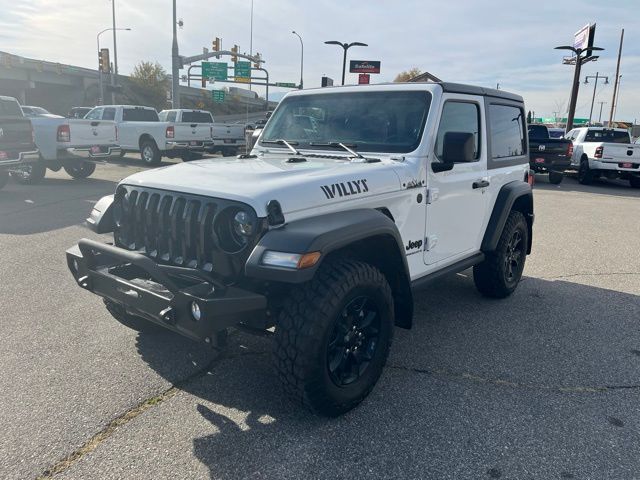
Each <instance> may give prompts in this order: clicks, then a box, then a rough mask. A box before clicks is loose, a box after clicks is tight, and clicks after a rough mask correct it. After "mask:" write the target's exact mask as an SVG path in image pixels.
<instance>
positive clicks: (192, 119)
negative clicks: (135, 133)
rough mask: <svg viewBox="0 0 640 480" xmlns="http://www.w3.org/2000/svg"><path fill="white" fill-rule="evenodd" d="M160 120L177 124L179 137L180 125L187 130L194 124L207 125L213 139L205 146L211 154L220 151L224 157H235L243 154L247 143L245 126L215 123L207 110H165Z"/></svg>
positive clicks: (161, 113)
mask: <svg viewBox="0 0 640 480" xmlns="http://www.w3.org/2000/svg"><path fill="white" fill-rule="evenodd" d="M160 120H161V121H163V122H175V123H176V135H178V128H180V127H179V125H182V127H181V128H184V129H186V128H189V126H192V125H193V124H194V123H198V124H201V123H206V124H207V125H209V126H210V127H211V138H210V141H209V142H207V144H206V145H205V150H207V151H208V152H211V153H214V152H218V151H219V152H221V153H222V155H224V156H228V155H235V154H237V153H241V152H240V150H241V149H242V150H243V149H244V147H245V146H246V143H247V142H246V140H245V131H244V125H241V124H234V123H226V124H225V123H215V121H214V119H213V117H212V116H211V113H210V112H207V111H205V110H185V109H175V110H163V111H161V112H160ZM187 124H189V125H187ZM242 153H244V152H242ZM192 156H193V155H192Z"/></svg>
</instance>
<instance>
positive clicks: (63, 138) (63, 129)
mask: <svg viewBox="0 0 640 480" xmlns="http://www.w3.org/2000/svg"><path fill="white" fill-rule="evenodd" d="M58 141H59V142H70V141H71V130H70V129H69V125H59V126H58Z"/></svg>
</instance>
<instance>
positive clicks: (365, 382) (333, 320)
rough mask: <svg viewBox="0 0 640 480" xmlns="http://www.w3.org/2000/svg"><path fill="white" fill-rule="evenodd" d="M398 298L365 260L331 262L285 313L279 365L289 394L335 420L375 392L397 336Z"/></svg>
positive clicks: (277, 348) (279, 333) (296, 294)
mask: <svg viewBox="0 0 640 480" xmlns="http://www.w3.org/2000/svg"><path fill="white" fill-rule="evenodd" d="M393 324H394V319H393V297H392V294H391V288H390V287H389V284H388V283H387V280H386V278H385V277H384V275H383V274H382V273H381V272H380V271H379V270H378V269H377V268H375V267H373V266H371V265H368V264H366V263H362V262H356V261H350V260H347V261H341V262H335V263H334V262H332V263H329V264H325V265H323V266H322V267H320V269H319V270H318V272H317V273H316V276H315V277H314V279H313V280H311V281H310V282H308V283H307V284H305V285H303V286H301V287H300V288H299V289H296V290H294V291H293V292H292V294H291V295H290V296H289V298H288V299H287V301H286V302H285V305H284V307H283V309H282V311H281V312H280V315H279V318H278V323H277V326H276V332H275V347H274V363H275V369H276V372H277V374H278V376H279V378H280V380H281V381H282V383H283V386H284V389H285V391H286V392H287V393H288V394H289V396H291V397H292V399H293V400H294V401H296V402H299V403H301V404H302V405H304V406H305V407H306V408H308V409H309V410H311V411H313V412H315V413H318V414H320V415H325V416H330V417H335V416H338V415H341V414H343V413H345V412H348V411H349V410H351V409H352V408H354V407H355V406H357V405H358V404H359V403H360V402H361V401H362V400H364V398H365V397H366V396H367V395H368V394H369V392H371V390H372V389H373V387H374V385H375V384H376V382H377V380H378V378H379V377H380V374H381V373H382V369H383V367H384V365H385V363H386V361H387V357H388V355H389V349H390V347H391V341H392V338H393Z"/></svg>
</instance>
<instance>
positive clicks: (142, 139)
mask: <svg viewBox="0 0 640 480" xmlns="http://www.w3.org/2000/svg"><path fill="white" fill-rule="evenodd" d="M147 140H151V141H152V142H153V144H154V145H155V146H156V147H157V146H158V144H157V143H156V139H155V138H153V136H152V135H150V134H148V133H143V134H142V135H140V138H139V139H138V147H139V148H140V149H142V144H143V143H144V142H146V141H147Z"/></svg>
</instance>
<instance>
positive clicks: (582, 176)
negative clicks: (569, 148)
mask: <svg viewBox="0 0 640 480" xmlns="http://www.w3.org/2000/svg"><path fill="white" fill-rule="evenodd" d="M593 177H594V175H593V171H592V170H591V169H590V168H589V160H588V159H587V158H582V159H581V160H580V167H579V168H578V182H579V183H581V184H582V185H591V184H592V183H593Z"/></svg>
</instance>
